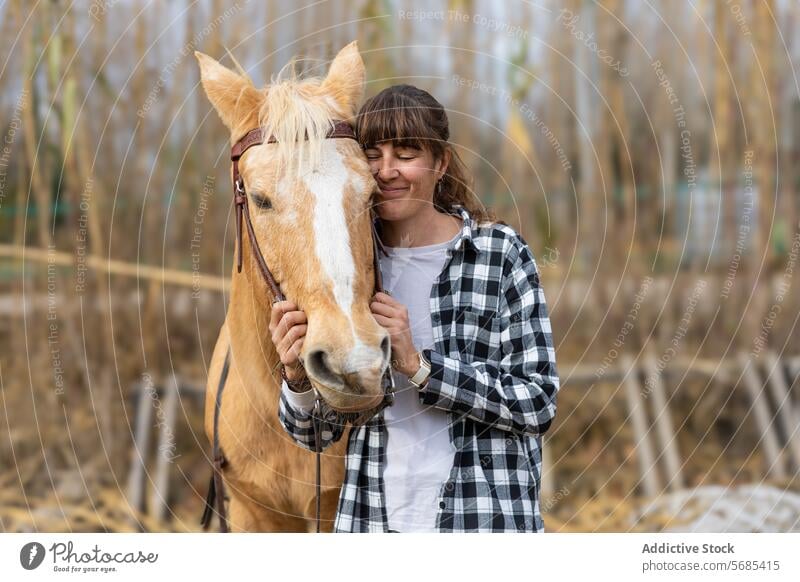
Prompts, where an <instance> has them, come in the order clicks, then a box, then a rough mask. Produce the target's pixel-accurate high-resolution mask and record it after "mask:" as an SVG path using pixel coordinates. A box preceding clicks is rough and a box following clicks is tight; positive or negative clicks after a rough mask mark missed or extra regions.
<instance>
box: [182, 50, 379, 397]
mask: <svg viewBox="0 0 800 582" xmlns="http://www.w3.org/2000/svg"><path fill="white" fill-rule="evenodd" d="M196 54H197V58H198V60H199V62H200V69H201V79H202V84H203V88H204V89H205V92H206V94H207V95H208V98H209V99H210V101H211V103H212V104H213V105H214V108H215V109H216V110H217V113H219V116H220V117H221V118H222V121H223V122H224V123H225V125H226V126H227V127H228V128H229V129H230V132H231V143H232V144H233V143H236V141H238V140H239V139H240V138H241V137H242V136H243V135H244V134H245V133H247V132H248V131H249V130H251V129H253V128H255V127H262V128H264V130H265V131H264V133H265V135H273V136H275V138H276V139H277V143H273V144H263V145H259V146H255V147H251V148H250V149H248V150H247V151H246V152H245V154H244V155H243V156H242V157H241V159H240V160H239V171H240V173H241V176H242V178H243V179H244V185H245V190H246V191H247V195H248V206H249V209H250V214H251V217H252V222H253V227H254V230H255V233H256V239H257V241H258V245H259V246H260V248H261V252H262V253H263V255H264V258H265V259H266V263H267V265H268V266H269V269H270V271H271V272H272V274H273V275H274V277H275V279H276V281H277V282H278V283H279V285H280V287H281V290H282V291H283V293H284V294H285V295H286V297H287V299H289V300H290V301H293V302H294V303H296V304H297V305H298V307H299V308H300V309H302V310H304V311H305V313H306V315H307V317H308V330H307V332H306V337H305V340H304V341H303V347H302V350H301V354H300V357H301V360H302V361H303V363H304V366H305V370H306V373H307V374H308V376H309V378H310V379H311V381H312V382H313V383H314V385H315V386H316V387H317V389H318V390H319V391H320V393H321V394H322V396H323V397H324V398H325V400H326V401H327V402H328V404H330V405H331V406H332V407H333V408H336V409H339V410H343V411H347V410H364V409H367V408H371V407H373V406H375V405H377V404H378V403H379V402H380V401H381V399H382V396H383V391H382V386H381V379H382V376H383V373H384V372H385V370H386V368H387V366H388V365H389V359H390V352H391V350H390V344H389V336H388V334H387V332H386V331H385V330H384V329H383V328H382V327H381V326H380V325H378V323H377V322H376V321H375V318H374V317H373V316H372V313H371V311H370V309H369V300H370V298H371V297H372V294H373V291H374V276H375V275H374V268H373V242H372V225H371V222H370V221H371V214H370V207H371V198H372V195H373V193H374V191H375V187H376V186H375V181H374V179H373V177H372V174H371V173H370V169H369V166H368V164H367V162H366V159H365V157H364V154H363V152H362V151H361V148H360V147H359V145H358V143H357V142H356V141H355V140H352V139H325V136H326V134H327V132H328V130H329V128H330V126H331V120H332V119H343V120H348V119H352V118H353V116H354V115H355V108H356V106H357V105H358V102H359V101H360V100H361V98H362V96H363V92H364V76H365V73H364V63H363V61H362V60H361V55H360V54H359V52H358V47H357V45H356V43H355V42H353V43H351V44H349V45H347V46H346V47H345V48H343V49H342V50H341V51H340V52H339V54H338V55H337V56H336V58H335V59H334V60H333V63H332V64H331V67H330V70H329V72H328V74H327V76H326V77H324V78H305V79H298V78H294V77H293V78H291V79H288V80H286V79H285V80H278V81H274V80H273V82H272V84H270V85H268V86H266V87H265V88H263V89H257V88H255V87H254V86H253V84H252V82H251V81H250V79H249V78H248V77H247V76H246V75H244V74H238V73H236V72H234V71H231V70H229V69H227V68H226V67H224V66H222V65H220V64H219V63H218V62H216V61H215V60H213V59H212V58H210V57H208V56H206V55H203V54H201V53H196ZM306 137H307V138H308V139H306ZM243 237H244V241H245V242H244V244H243V247H244V249H243V251H244V252H243V268H242V273H238V274H237V272H236V269H234V286H236V285H248V286H249V287H250V289H252V290H253V293H252V296H253V297H254V299H253V300H252V301H254V302H256V303H257V305H256V307H257V309H258V310H259V312H260V313H261V314H264V315H265V316H266V317H267V320H268V314H269V311H270V309H271V300H272V294H271V292H270V289H269V288H268V285H267V284H266V282H265V281H264V280H263V278H262V277H261V275H260V271H259V269H258V265H257V263H256V259H255V257H254V254H253V250H252V247H251V245H249V244H248V243H247V234H246V233H245V234H243ZM240 252H242V251H241V250H240ZM234 295H235V294H234V293H232V297H233V296H234ZM235 308H236V306H235V305H233V303H232V304H231V309H235ZM255 330H256V328H255V327H254V328H253V332H254V333H255ZM259 331H260V332H262V333H268V332H267V330H266V329H263V330H259Z"/></svg>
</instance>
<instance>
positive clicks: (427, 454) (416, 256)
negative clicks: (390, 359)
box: [282, 235, 458, 532]
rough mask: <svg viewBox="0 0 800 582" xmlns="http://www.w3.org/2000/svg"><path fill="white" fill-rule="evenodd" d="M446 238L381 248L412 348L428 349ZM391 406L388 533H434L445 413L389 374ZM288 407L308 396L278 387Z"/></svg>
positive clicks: (445, 474)
mask: <svg viewBox="0 0 800 582" xmlns="http://www.w3.org/2000/svg"><path fill="white" fill-rule="evenodd" d="M457 239H458V235H456V236H454V237H453V238H452V239H451V240H449V241H447V242H443V243H439V244H435V245H428V246H424V247H385V248H386V251H387V253H388V254H389V256H388V257H385V256H383V255H381V258H380V267H381V275H382V277H383V286H384V288H385V289H386V290H387V291H388V292H389V293H390V294H391V296H392V297H394V298H395V299H396V300H397V301H399V302H400V303H402V304H403V305H405V306H406V307H407V308H408V319H409V324H410V327H411V337H412V339H413V341H414V346H415V347H416V348H417V350H423V349H426V348H431V347H433V327H432V325H431V308H430V295H431V289H432V288H433V285H434V284H435V283H436V280H437V279H438V277H439V275H440V274H441V272H442V269H443V268H444V263H445V261H446V260H447V249H448V248H449V247H451V246H452V245H454V244H455V242H456V240H457ZM393 374H394V382H395V401H394V404H393V405H392V406H390V407H388V408H386V409H385V410H384V419H385V421H386V429H387V434H388V437H387V443H386V467H385V468H384V473H383V479H384V487H385V491H386V514H387V517H388V522H389V529H393V530H397V531H400V532H435V531H437V530H436V514H437V512H438V511H439V497H440V493H441V488H442V486H443V485H444V483H445V481H447V479H448V478H449V477H450V469H451V468H452V467H453V461H454V458H453V457H454V455H455V453H456V448H455V446H454V445H453V444H452V443H451V442H450V435H449V432H448V426H447V413H446V412H445V411H444V410H440V409H438V408H434V407H433V406H428V405H422V404H420V402H419V396H418V389H417V388H416V387H415V386H414V385H413V384H411V383H410V382H409V381H408V376H406V375H405V374H400V373H399V372H393ZM282 389H283V391H284V393H285V394H286V397H287V399H288V401H289V403H290V404H291V405H292V406H295V407H296V408H298V409H300V410H305V411H309V410H310V409H311V408H312V407H313V402H314V401H313V393H312V391H311V390H309V391H308V392H306V393H302V394H298V393H296V392H293V391H292V390H290V389H289V387H288V386H287V385H286V383H285V382H284V383H283V387H282Z"/></svg>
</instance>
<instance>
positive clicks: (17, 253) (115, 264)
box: [0, 244, 230, 292]
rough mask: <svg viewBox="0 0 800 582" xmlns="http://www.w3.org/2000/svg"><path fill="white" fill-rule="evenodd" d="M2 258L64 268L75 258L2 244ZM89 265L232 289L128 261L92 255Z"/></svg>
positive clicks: (215, 280)
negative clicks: (51, 264) (50, 264)
mask: <svg viewBox="0 0 800 582" xmlns="http://www.w3.org/2000/svg"><path fill="white" fill-rule="evenodd" d="M0 257H6V258H12V259H20V260H25V261H34V262H42V263H47V262H50V263H53V264H56V265H62V266H73V265H74V263H75V256H74V255H73V254H72V253H65V252H63V251H48V250H46V249H40V248H34V247H21V246H17V245H8V244H0ZM86 264H87V266H88V267H89V268H91V269H95V270H97V271H101V272H104V273H109V274H111V275H119V276H126V277H133V278H135V279H142V280H149V281H157V282H159V283H162V284H164V285H177V286H182V287H193V288H197V289H208V290H211V291H222V292H227V291H228V289H229V287H230V279H228V278H223V277H216V276H213V275H204V274H199V273H192V272H188V271H180V270H177V269H165V268H163V267H155V266H152V265H142V264H137V263H126V262H125V261H117V260H113V259H104V258H102V257H96V256H93V255H90V256H89V257H88V258H87V259H86Z"/></svg>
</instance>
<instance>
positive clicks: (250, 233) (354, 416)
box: [200, 120, 394, 533]
mask: <svg viewBox="0 0 800 582" xmlns="http://www.w3.org/2000/svg"><path fill="white" fill-rule="evenodd" d="M326 138H328V139H334V138H345V139H352V140H356V141H358V140H357V139H356V135H355V132H354V131H353V128H352V126H351V125H350V124H349V123H347V122H346V121H341V120H335V121H332V122H331V129H330V131H329V132H328V134H327V135H326ZM277 141H278V140H277V139H275V136H273V135H270V136H268V137H266V138H265V133H264V130H263V129H262V128H256V129H251V130H250V131H248V132H247V133H246V134H244V136H243V137H242V138H241V139H239V141H237V142H236V143H235V144H233V147H231V162H232V164H233V202H234V205H235V208H236V272H237V273H241V272H242V256H243V254H244V253H243V251H244V247H243V245H242V218H244V220H245V226H246V228H247V238H248V239H249V240H250V249H251V250H252V251H253V255H254V256H255V259H256V264H257V265H258V270H259V272H260V273H261V277H262V279H264V282H265V283H266V284H267V287H269V290H270V293H271V294H272V297H273V300H272V303H276V302H278V301H284V300H285V299H286V298H285V296H284V294H283V292H282V291H281V288H280V285H279V284H278V282H277V281H276V280H275V277H274V276H273V275H272V272H271V271H270V270H269V267H268V266H267V262H266V260H265V259H264V255H263V253H262V252H261V247H260V246H259V244H258V239H256V235H255V230H254V229H253V222H252V220H251V218H250V210H249V206H248V203H247V192H246V190H245V185H244V180H243V179H242V176H241V174H240V173H239V159H240V158H241V157H242V156H243V155H244V153H245V152H246V151H247V150H248V149H250V148H251V147H253V146H256V145H263V144H271V143H277ZM370 212H371V214H370V222H371V225H372V245H373V269H374V272H375V292H376V293H378V292H380V291H383V279H382V277H381V270H380V263H379V260H378V253H379V252H383V254H384V255H385V254H386V250H385V249H384V248H383V244H382V243H381V241H380V237H379V236H378V233H377V231H376V229H375V220H374V216H373V215H372V211H370ZM230 355H231V354H230V347H229V348H228V353H227V354H226V355H225V362H224V364H223V367H222V374H221V375H220V380H219V384H218V387H217V397H216V402H215V408H214V435H213V443H212V447H213V451H212V460H213V463H212V465H213V473H212V475H211V481H210V483H209V486H208V495H207V497H206V506H205V510H204V511H203V517H202V519H201V521H200V523H201V525H202V526H203V529H208V526H209V525H210V524H211V516H212V513H213V512H214V511H215V508H214V502H215V501H216V504H217V507H216V512H217V514H218V516H219V520H220V531H221V532H222V533H225V532H227V531H228V520H227V517H226V510H225V499H224V498H225V483H224V481H223V479H222V469H223V467H225V465H226V464H227V460H226V459H225V456H224V454H223V453H222V449H221V448H220V444H219V430H218V429H219V413H220V409H221V407H222V391H223V389H224V388H225V381H226V379H227V377H228V369H229V366H230ZM382 382H383V389H384V395H385V396H384V399H383V401H382V402H381V404H379V405H378V406H377V407H376V408H375V409H370V410H369V411H367V412H366V413H349V414H343V415H342V418H344V419H349V420H351V421H352V422H353V423H354V424H358V423H360V422H366V420H368V419H369V418H370V417H371V416H374V414H377V413H378V412H379V411H380V410H382V409H383V408H385V407H386V406H391V405H392V403H393V402H394V377H393V376H392V368H391V366H390V367H389V368H387V370H386V373H385V374H384V376H383V378H382ZM325 405H326V403H325V401H324V400H323V398H322V396H321V395H320V394H319V392H318V391H317V389H316V388H314V410H313V413H312V415H311V421H312V422H311V424H312V427H313V429H314V448H315V453H316V465H317V471H316V473H317V479H316V521H317V532H319V531H320V499H321V484H320V473H321V468H320V454H321V453H322V449H321V446H320V441H319V438H320V432H321V429H320V427H319V426H318V423H319V422H320V421H321V420H322V417H323V407H324V406H325Z"/></svg>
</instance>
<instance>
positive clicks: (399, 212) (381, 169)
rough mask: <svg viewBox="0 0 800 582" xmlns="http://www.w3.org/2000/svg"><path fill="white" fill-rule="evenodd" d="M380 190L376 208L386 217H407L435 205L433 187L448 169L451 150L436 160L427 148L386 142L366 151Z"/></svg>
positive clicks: (399, 218) (388, 218)
mask: <svg viewBox="0 0 800 582" xmlns="http://www.w3.org/2000/svg"><path fill="white" fill-rule="evenodd" d="M365 153H366V155H367V161H368V162H369V166H370V169H371V170H372V175H373V176H374V177H375V180H376V181H377V182H378V188H379V189H380V191H379V192H378V195H377V196H376V200H375V210H376V212H377V213H378V216H379V217H380V218H381V219H383V220H405V219H408V218H411V217H412V216H414V215H416V214H417V213H418V212H419V211H420V210H427V209H429V208H432V207H433V190H434V188H435V187H436V182H437V181H438V180H439V178H441V177H442V176H443V175H444V171H445V170H446V169H447V160H448V158H449V156H448V154H449V152H448V151H447V150H445V154H444V156H443V157H442V159H439V160H435V159H434V157H433V152H431V151H430V150H429V149H427V148H423V149H417V148H414V147H412V146H405V145H400V144H397V145H395V143H394V142H392V141H385V142H380V143H377V144H375V145H374V146H372V147H369V148H367V149H366V150H365Z"/></svg>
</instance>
